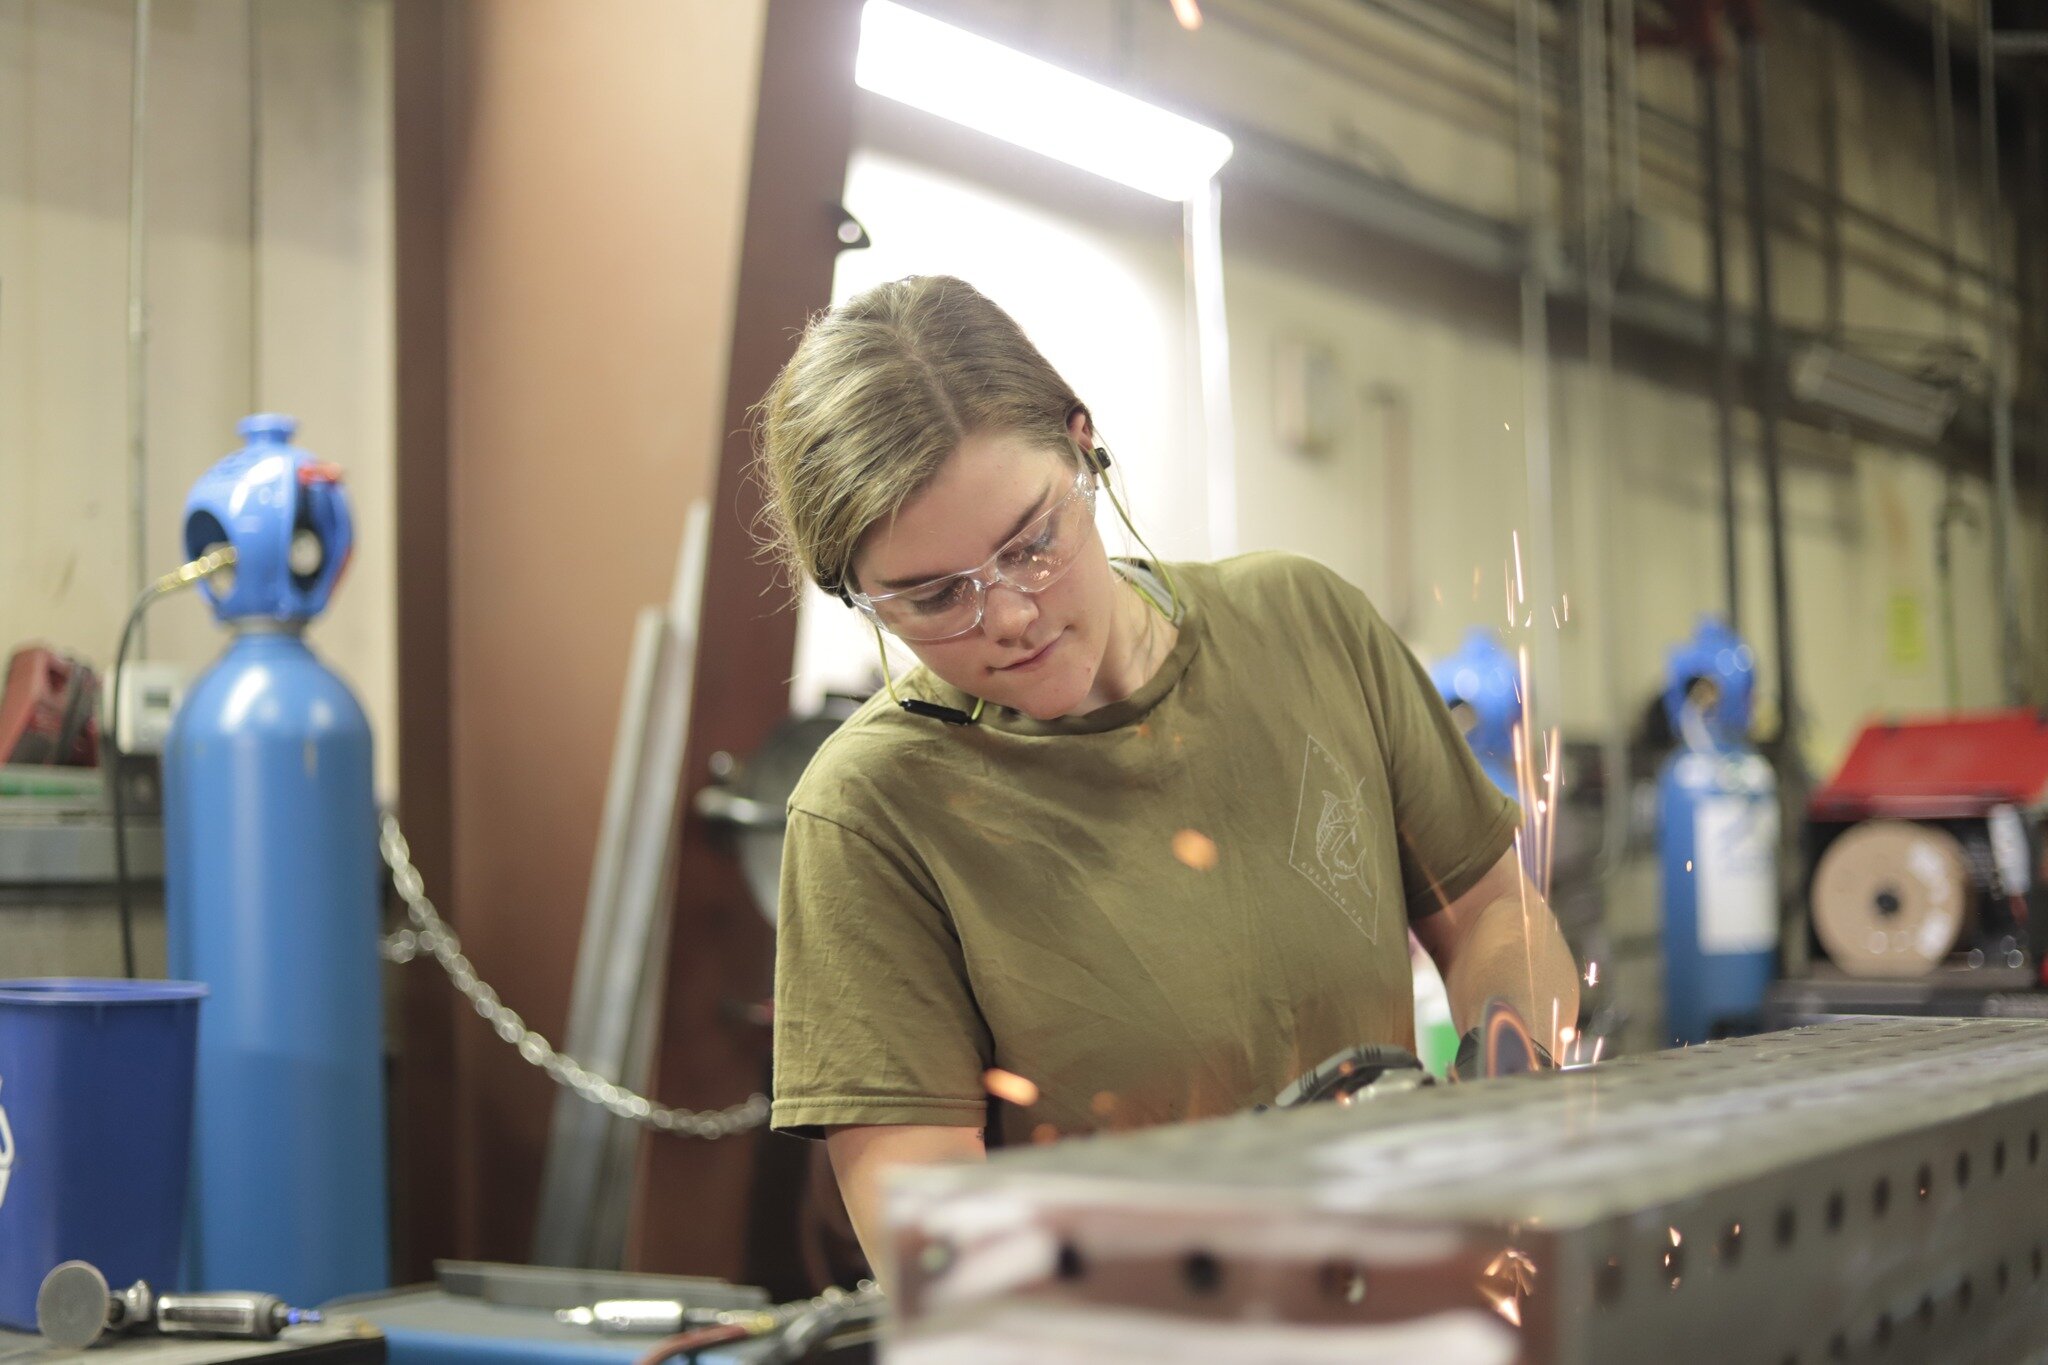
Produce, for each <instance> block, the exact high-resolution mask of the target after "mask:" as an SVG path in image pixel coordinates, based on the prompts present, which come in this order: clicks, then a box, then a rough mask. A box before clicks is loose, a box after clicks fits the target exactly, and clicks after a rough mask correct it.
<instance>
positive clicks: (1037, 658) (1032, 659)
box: [996, 630, 1066, 673]
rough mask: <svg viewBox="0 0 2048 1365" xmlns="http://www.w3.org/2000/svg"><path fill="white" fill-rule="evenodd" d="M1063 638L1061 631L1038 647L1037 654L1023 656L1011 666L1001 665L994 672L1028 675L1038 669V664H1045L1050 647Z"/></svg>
mask: <svg viewBox="0 0 2048 1365" xmlns="http://www.w3.org/2000/svg"><path fill="white" fill-rule="evenodd" d="M1065 636H1066V632H1065V631H1064V630H1062V631H1061V632H1060V633H1059V634H1058V635H1055V636H1053V637H1052V638H1051V639H1050V640H1047V641H1046V642H1045V643H1044V644H1043V645H1041V646H1039V649H1038V652H1037V653H1036V654H1030V655H1027V656H1025V657H1024V658H1022V659H1019V660H1018V661H1017V662H1016V663H1013V664H1003V665H1001V666H999V667H998V668H997V669H996V672H998V673H1028V672H1030V671H1031V670H1032V669H1034V668H1036V667H1038V666H1039V665H1040V664H1042V663H1044V662H1045V657H1046V655H1048V654H1050V653H1052V647H1053V646H1054V645H1056V644H1058V643H1059V642H1060V641H1061V640H1062V639H1063V638H1065Z"/></svg>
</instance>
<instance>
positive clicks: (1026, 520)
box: [880, 487, 1052, 592]
mask: <svg viewBox="0 0 2048 1365" xmlns="http://www.w3.org/2000/svg"><path fill="white" fill-rule="evenodd" d="M1051 493H1052V489H1051V488H1050V487H1048V488H1046V489H1045V490H1044V491H1042V492H1041V493H1039V495H1038V498H1037V500H1036V501H1034V502H1033V503H1032V504H1031V505H1030V506H1029V507H1027V508H1025V509H1024V515H1023V516H1021V517H1019V518H1017V524H1016V525H1014V526H1012V527H1011V528H1010V529H1009V530H1007V531H1005V532H1004V533H1003V538H1002V539H1001V540H998V541H997V542H996V548H995V549H993V550H991V551H989V553H990V554H992V555H993V554H997V553H1000V552H1001V550H1002V548H1003V547H1004V546H1005V545H1008V544H1009V543H1010V542H1011V541H1013V540H1015V539H1016V538H1017V536H1018V534H1019V533H1020V532H1021V531H1023V529H1024V528H1025V527H1027V526H1029V525H1030V524H1031V521H1032V518H1034V517H1036V516H1037V515H1038V514H1039V513H1041V512H1043V511H1044V510H1045V500H1046V498H1047V497H1048V496H1049V495H1050V494H1051ZM965 572H966V570H965V569H942V570H940V571H939V572H938V573H921V574H916V575H913V576H911V577H907V578H885V579H883V580H882V582H881V584H880V587H881V588H882V590H883V591H884V592H894V591H895V590H896V589H898V588H914V587H916V586H917V585H918V584H920V583H929V582H931V581H932V580H933V579H935V578H951V577H952V576H953V575H954V574H956V573H965Z"/></svg>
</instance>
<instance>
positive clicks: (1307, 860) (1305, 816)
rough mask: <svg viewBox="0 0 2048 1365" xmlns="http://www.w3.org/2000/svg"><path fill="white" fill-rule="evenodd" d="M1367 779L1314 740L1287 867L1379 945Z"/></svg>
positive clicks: (1306, 759) (1306, 752) (1304, 759)
mask: <svg viewBox="0 0 2048 1365" xmlns="http://www.w3.org/2000/svg"><path fill="white" fill-rule="evenodd" d="M1365 792H1366V779H1360V778H1354V777H1353V776H1352V775H1351V771H1350V769H1348V768H1346V767H1345V766H1344V764H1343V763H1342V762H1341V761H1340V760H1339V759H1338V758H1337V756H1336V755H1335V754H1333V753H1331V752H1330V750H1329V749H1328V748H1327V747H1326V746H1325V745H1324V744H1323V743H1322V742H1321V741H1320V740H1318V739H1317V738H1316V737H1315V736H1314V735H1310V736H1309V737H1308V745H1307V748H1306V749H1305V750H1304V752H1303V754H1302V760H1301V799H1300V802H1299V804H1298V805H1297V806H1296V807H1295V812H1294V843H1293V846H1292V847H1291V848H1290V849H1289V850H1288V853H1287V864H1288V866H1290V867H1292V868H1293V869H1294V870H1295V871H1296V872H1299V873H1300V874H1301V875H1302V876H1304V877H1306V878H1307V879H1308V880H1309V881H1310V883H1312V884H1313V885H1314V886H1315V888H1316V890H1318V891H1320V892H1322V893H1323V895H1325V896H1326V897H1328V898H1329V900H1330V902H1331V903H1332V904H1334V905H1335V906H1336V907H1337V908H1338V909H1339V910H1341V911H1343V912H1344V916H1345V918H1347V919H1349V920H1350V921H1351V922H1352V924H1354V925H1355V926H1357V928H1358V931H1359V932H1360V933H1362V934H1364V935H1365V936H1366V938H1368V939H1370V940H1372V941H1373V942H1374V943H1377V942H1379V905H1378V901H1377V898H1376V897H1375V895H1374V894H1373V886H1372V880H1371V877H1370V875H1369V874H1370V868H1369V855H1370V835H1371V829H1370V819H1369V815H1368V812H1367V810H1366V795H1365Z"/></svg>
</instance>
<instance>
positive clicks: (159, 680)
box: [114, 660, 190, 754]
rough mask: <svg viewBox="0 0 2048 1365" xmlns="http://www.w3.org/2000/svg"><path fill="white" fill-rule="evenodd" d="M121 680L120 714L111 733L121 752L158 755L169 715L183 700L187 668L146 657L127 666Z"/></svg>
mask: <svg viewBox="0 0 2048 1365" xmlns="http://www.w3.org/2000/svg"><path fill="white" fill-rule="evenodd" d="M126 672H127V676H126V677H125V678H123V679H122V680H121V702H120V706H121V709H120V714H118V715H116V716H115V717H114V733H115V735H116V736H118V737H119V739H120V741H121V752H123V753H128V754H160V753H162V752H163V751H164V737H165V736H166V735H168V734H170V732H171V717H172V716H174V715H176V714H177V711H178V703H179V702H180V701H183V700H184V697H185V684H186V682H187V681H189V678H190V670H188V669H186V668H185V667H184V666H183V665H181V664H173V663H162V662H158V661H156V660H145V661H143V662H141V663H131V664H129V665H128V667H127V669H126Z"/></svg>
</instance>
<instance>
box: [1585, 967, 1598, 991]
mask: <svg viewBox="0 0 2048 1365" xmlns="http://www.w3.org/2000/svg"><path fill="white" fill-rule="evenodd" d="M1586 984H1587V985H1588V986H1597V985H1599V984H1600V964H1599V963H1597V962H1588V963H1587V964H1586Z"/></svg>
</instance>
